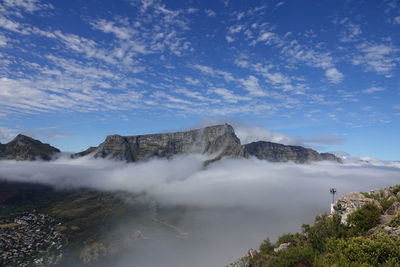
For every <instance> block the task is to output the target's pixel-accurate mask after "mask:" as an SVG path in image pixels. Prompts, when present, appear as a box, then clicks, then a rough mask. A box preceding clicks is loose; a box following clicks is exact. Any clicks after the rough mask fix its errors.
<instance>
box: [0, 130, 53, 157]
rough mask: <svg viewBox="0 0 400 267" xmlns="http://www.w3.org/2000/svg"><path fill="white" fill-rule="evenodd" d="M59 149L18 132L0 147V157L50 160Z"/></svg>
mask: <svg viewBox="0 0 400 267" xmlns="http://www.w3.org/2000/svg"><path fill="white" fill-rule="evenodd" d="M59 152H60V150H59V149H57V148H55V147H52V146H51V145H49V144H44V143H42V142H40V141H39V140H36V139H33V138H32V137H29V136H26V135H23V134H18V135H17V136H16V137H15V138H14V139H13V140H12V141H11V142H9V143H7V144H2V145H1V147H0V159H7V160H35V159H42V160H50V159H51V157H52V156H53V155H54V154H56V153H59Z"/></svg>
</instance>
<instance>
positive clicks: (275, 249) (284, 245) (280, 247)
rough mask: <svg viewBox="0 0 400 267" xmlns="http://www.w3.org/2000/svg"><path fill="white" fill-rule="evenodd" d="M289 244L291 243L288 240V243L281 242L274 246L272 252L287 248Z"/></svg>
mask: <svg viewBox="0 0 400 267" xmlns="http://www.w3.org/2000/svg"><path fill="white" fill-rule="evenodd" d="M290 245H291V243H290V242H288V243H282V244H280V245H279V247H277V248H274V252H279V251H282V250H285V249H288V248H289V247H290Z"/></svg>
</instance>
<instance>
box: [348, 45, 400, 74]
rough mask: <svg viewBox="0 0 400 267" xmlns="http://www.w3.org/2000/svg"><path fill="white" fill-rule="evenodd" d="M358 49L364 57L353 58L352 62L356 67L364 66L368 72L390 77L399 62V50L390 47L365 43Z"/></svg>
mask: <svg viewBox="0 0 400 267" xmlns="http://www.w3.org/2000/svg"><path fill="white" fill-rule="evenodd" d="M358 49H359V50H360V52H361V53H362V55H360V56H356V57H355V58H353V60H352V62H353V64H354V65H363V66H364V67H365V68H366V70H367V71H375V72H377V73H379V74H384V75H386V76H390V75H391V71H392V70H393V69H394V68H395V67H396V65H397V62H398V61H399V58H398V57H397V56H396V54H397V52H398V51H397V49H395V48H393V47H392V46H389V45H384V44H367V43H365V44H362V45H360V46H359V47H358Z"/></svg>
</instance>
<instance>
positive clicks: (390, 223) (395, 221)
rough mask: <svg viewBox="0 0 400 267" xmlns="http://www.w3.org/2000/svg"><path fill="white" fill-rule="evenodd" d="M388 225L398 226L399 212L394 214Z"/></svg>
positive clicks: (399, 220)
mask: <svg viewBox="0 0 400 267" xmlns="http://www.w3.org/2000/svg"><path fill="white" fill-rule="evenodd" d="M389 226H391V227H398V226H400V213H399V214H397V215H396V216H394V217H393V218H392V219H391V220H390V222H389Z"/></svg>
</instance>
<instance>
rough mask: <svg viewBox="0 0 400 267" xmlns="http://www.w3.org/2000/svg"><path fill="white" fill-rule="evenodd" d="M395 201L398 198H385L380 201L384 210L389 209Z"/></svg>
mask: <svg viewBox="0 0 400 267" xmlns="http://www.w3.org/2000/svg"><path fill="white" fill-rule="evenodd" d="M394 202H396V199H384V200H382V201H379V203H380V204H381V206H382V208H383V210H387V209H388V208H389V207H390V206H391V205H392V204H393V203H394Z"/></svg>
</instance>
